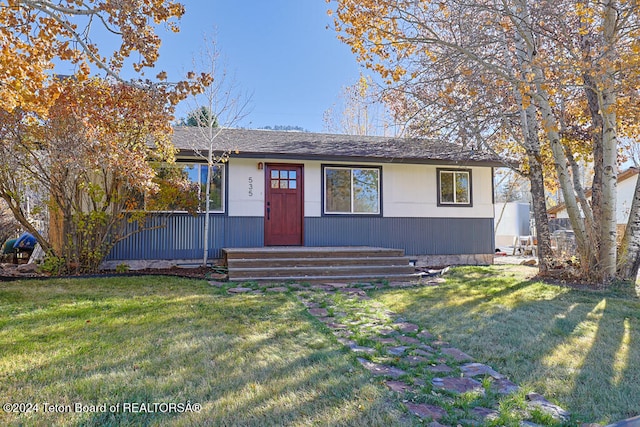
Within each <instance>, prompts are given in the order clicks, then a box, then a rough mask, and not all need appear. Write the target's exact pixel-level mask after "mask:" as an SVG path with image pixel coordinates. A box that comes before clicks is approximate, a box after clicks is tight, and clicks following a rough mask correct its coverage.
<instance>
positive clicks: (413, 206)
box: [228, 157, 493, 218]
mask: <svg viewBox="0 0 640 427" xmlns="http://www.w3.org/2000/svg"><path fill="white" fill-rule="evenodd" d="M259 162H262V163H263V165H266V164H267V163H290V164H302V165H304V215H305V217H320V216H321V215H322V164H324V163H325V162H321V161H295V160H291V161H282V160H273V159H239V158H233V157H232V158H231V159H230V160H229V177H228V178H229V187H228V188H229V197H228V208H229V209H228V211H229V215H230V216H262V215H263V214H264V191H265V187H264V186H265V176H264V174H265V169H266V168H265V169H263V170H258V163H259ZM326 163H327V164H332V165H336V164H338V165H345V166H354V165H355V166H376V167H377V166H382V210H383V215H384V216H385V217H398V218H402V217H411V218H430V217H431V218H493V203H492V201H493V197H492V196H493V195H492V190H493V186H492V174H491V168H490V167H461V168H459V169H470V170H471V180H472V181H471V185H472V192H473V195H472V197H473V199H472V200H473V206H472V207H455V206H438V189H437V176H436V173H437V172H436V170H437V169H438V168H439V167H440V166H435V165H411V164H395V163H394V164H380V163H362V162H358V163H349V162H326ZM442 168H446V169H456V168H455V167H450V166H442ZM250 186H251V191H250Z"/></svg>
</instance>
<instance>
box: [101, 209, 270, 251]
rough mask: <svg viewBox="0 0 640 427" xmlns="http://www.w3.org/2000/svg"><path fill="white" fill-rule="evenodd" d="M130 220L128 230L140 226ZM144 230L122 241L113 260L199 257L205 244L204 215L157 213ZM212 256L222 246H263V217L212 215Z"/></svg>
mask: <svg viewBox="0 0 640 427" xmlns="http://www.w3.org/2000/svg"><path fill="white" fill-rule="evenodd" d="M136 227H137V225H136V224H128V225H127V230H126V231H125V233H131V232H133V231H134V230H135V229H136ZM145 227H146V228H150V227H153V229H148V230H144V231H141V232H137V233H133V234H132V235H131V236H129V237H128V238H126V239H124V240H122V241H120V242H118V243H117V244H116V245H115V246H114V248H113V249H112V250H111V253H110V254H109V256H108V257H107V259H109V260H133V259H198V258H201V257H202V254H203V251H204V245H203V240H202V235H203V232H204V215H197V216H192V215H188V214H172V215H154V216H152V217H150V218H149V219H148V220H147V223H146V224H145ZM209 228H210V231H209V257H211V258H221V257H222V248H226V247H232V248H233V247H253V246H257V247H261V246H263V244H264V221H263V218H262V217H227V216H221V215H211V216H210V222H209Z"/></svg>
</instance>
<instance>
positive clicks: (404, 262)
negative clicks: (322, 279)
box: [227, 256, 409, 269]
mask: <svg viewBox="0 0 640 427" xmlns="http://www.w3.org/2000/svg"><path fill="white" fill-rule="evenodd" d="M367 265H372V266H376V265H377V266H405V267H406V266H408V265H409V257H403V256H394V257H382V256H376V257H348V258H334V257H326V258H324V257H306V258H266V259H265V258H231V259H227V266H228V267H229V268H230V269H231V268H233V269H236V268H258V267H261V268H278V267H289V268H301V267H317V266H331V267H342V266H367Z"/></svg>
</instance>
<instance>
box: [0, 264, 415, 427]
mask: <svg viewBox="0 0 640 427" xmlns="http://www.w3.org/2000/svg"><path fill="white" fill-rule="evenodd" d="M0 396H2V397H1V398H0V400H2V402H1V403H2V404H7V403H15V404H18V403H23V404H30V405H35V404H37V405H38V407H37V408H35V407H31V409H37V410H38V412H30V413H27V414H22V415H18V414H15V413H6V412H4V411H0V424H1V425H7V424H9V425H43V426H45V425H54V424H56V425H89V426H90V425H96V426H98V425H100V426H102V425H136V426H137V425H211V426H220V425H255V426H264V425H282V424H286V425H305V426H306V425H311V424H319V425H381V426H384V425H398V424H410V423H411V422H412V420H411V418H408V417H407V416H406V414H405V413H404V412H403V411H402V409H401V407H400V406H399V404H398V403H397V402H394V401H392V400H390V399H389V393H388V391H387V390H386V389H384V388H383V387H382V386H381V385H379V384H377V383H373V382H371V381H370V377H369V376H368V374H366V373H365V372H364V370H362V369H361V368H360V367H359V366H358V365H357V362H355V358H354V356H353V355H351V354H349V353H347V352H345V351H344V350H343V348H342V346H340V345H339V344H337V343H336V341H335V339H333V337H331V336H330V335H328V334H327V333H326V332H323V331H322V330H321V329H320V328H318V326H317V323H316V322H314V321H312V320H311V318H310V317H309V316H308V315H307V314H306V312H305V310H304V308H303V307H302V305H301V304H300V303H299V302H298V301H297V299H296V298H295V297H294V296H293V295H291V294H284V295H282V294H278V295H265V296H253V295H237V296H230V295H227V294H226V292H224V290H220V289H217V288H214V287H212V286H210V285H209V284H208V283H207V282H204V281H194V280H187V279H177V278H168V277H135V278H108V279H75V280H50V281H23V282H11V283H1V284H0ZM77 403H79V404H81V405H105V407H100V406H97V407H96V408H94V409H95V410H96V411H98V412H94V413H81V412H75V411H76V409H77V408H76V404H77ZM143 403H144V404H147V406H146V407H145V406H141V405H140V404H143ZM187 403H189V404H191V406H187V405H186V404H187ZM45 404H46V405H45ZM169 404H172V405H174V406H169ZM178 404H180V405H183V406H178ZM193 404H197V405H201V410H200V411H199V412H196V411H195V409H197V408H198V407H197V405H196V406H195V409H194V407H193ZM52 405H58V406H57V407H54V406H52ZM111 405H119V406H117V407H116V406H114V407H113V408H111V407H110V406H111ZM135 405H139V406H135ZM13 409H29V408H27V407H22V408H17V407H14V408H13ZM56 409H57V410H61V411H64V412H63V413H55V412H53V411H54V410H56ZM69 409H71V412H68V411H69ZM112 409H114V410H116V411H117V412H111V410H112ZM187 409H191V410H193V411H187ZM151 410H155V412H150V411H151ZM103 411H106V412H103Z"/></svg>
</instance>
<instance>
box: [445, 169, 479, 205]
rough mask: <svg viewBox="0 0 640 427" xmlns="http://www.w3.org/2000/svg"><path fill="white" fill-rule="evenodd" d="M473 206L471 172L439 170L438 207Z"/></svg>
mask: <svg viewBox="0 0 640 427" xmlns="http://www.w3.org/2000/svg"><path fill="white" fill-rule="evenodd" d="M449 205H451V206H471V205H472V203H471V171H470V170H444V169H438V206H449Z"/></svg>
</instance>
